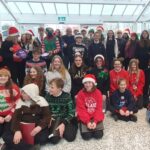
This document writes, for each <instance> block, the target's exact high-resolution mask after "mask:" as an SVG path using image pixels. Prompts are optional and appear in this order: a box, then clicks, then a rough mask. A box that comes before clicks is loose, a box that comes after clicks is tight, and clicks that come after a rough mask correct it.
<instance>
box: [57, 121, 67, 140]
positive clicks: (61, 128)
mask: <svg viewBox="0 0 150 150" xmlns="http://www.w3.org/2000/svg"><path fill="white" fill-rule="evenodd" d="M56 130H59V134H60V137H63V134H64V131H65V125H64V124H63V123H61V124H60V125H59V126H58V127H57V128H56Z"/></svg>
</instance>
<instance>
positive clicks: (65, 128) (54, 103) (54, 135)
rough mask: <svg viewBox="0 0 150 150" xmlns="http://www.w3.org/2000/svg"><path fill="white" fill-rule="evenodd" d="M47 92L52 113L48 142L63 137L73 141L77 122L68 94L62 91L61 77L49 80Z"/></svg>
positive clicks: (62, 82) (55, 141)
mask: <svg viewBox="0 0 150 150" xmlns="http://www.w3.org/2000/svg"><path fill="white" fill-rule="evenodd" d="M49 84H50V87H49V92H48V94H47V95H46V100H47V101H48V103H49V108H50V110H51V114H52V123H51V127H50V136H49V138H50V142H51V143H53V144H56V143H58V142H59V141H60V139H61V138H62V137H64V138H65V139H66V140H67V141H69V142H72V141H74V139H75V137H76V133H77V124H76V122H74V123H73V121H75V120H74V119H73V118H74V115H75V111H74V108H73V103H72V99H71V96H70V94H68V93H65V92H63V91H62V89H63V86H64V81H63V80H62V79H61V78H55V79H52V80H51V81H50V83H49Z"/></svg>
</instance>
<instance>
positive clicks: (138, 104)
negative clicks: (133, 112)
mask: <svg viewBox="0 0 150 150" xmlns="http://www.w3.org/2000/svg"><path fill="white" fill-rule="evenodd" d="M135 106H136V108H137V109H142V108H143V96H139V97H138V98H137V100H136V101H135Z"/></svg>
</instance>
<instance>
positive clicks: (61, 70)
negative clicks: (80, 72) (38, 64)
mask: <svg viewBox="0 0 150 150" xmlns="http://www.w3.org/2000/svg"><path fill="white" fill-rule="evenodd" d="M56 58H58V59H59V60H60V62H61V66H60V68H59V70H57V71H58V72H59V73H60V74H61V76H62V78H63V79H66V72H67V69H66V68H65V66H64V63H63V60H62V58H61V57H60V56H59V55H55V56H54V57H53V59H52V63H51V65H50V67H49V71H52V72H53V71H54V70H55V69H54V66H53V62H54V60H55V59H56Z"/></svg>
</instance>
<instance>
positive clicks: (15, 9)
mask: <svg viewBox="0 0 150 150" xmlns="http://www.w3.org/2000/svg"><path fill="white" fill-rule="evenodd" d="M7 4H8V7H9V9H10V10H11V12H12V13H17V14H20V11H19V10H18V8H17V7H16V5H15V4H14V3H13V2H9V3H7Z"/></svg>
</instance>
